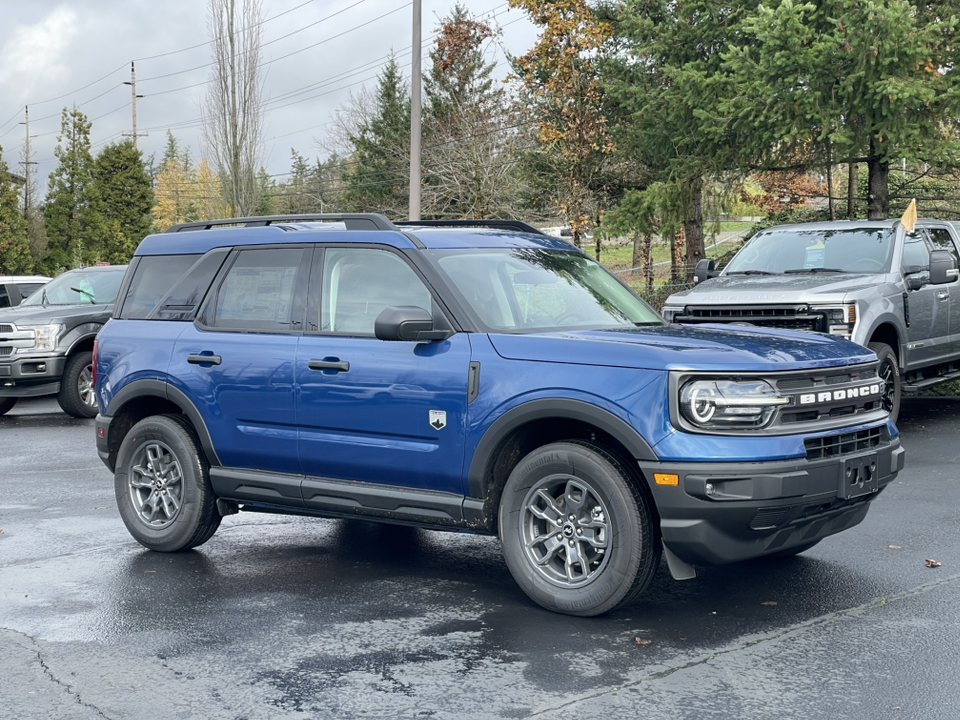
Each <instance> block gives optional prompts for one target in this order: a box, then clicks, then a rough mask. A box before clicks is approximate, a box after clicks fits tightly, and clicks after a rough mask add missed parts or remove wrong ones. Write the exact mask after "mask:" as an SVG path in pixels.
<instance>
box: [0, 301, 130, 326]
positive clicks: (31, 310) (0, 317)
mask: <svg viewBox="0 0 960 720" xmlns="http://www.w3.org/2000/svg"><path fill="white" fill-rule="evenodd" d="M112 311H113V303H110V304H109V305H104V304H102V303H101V304H97V305H90V304H87V305H28V306H27V307H24V306H23V305H17V306H15V307H10V308H3V309H2V310H0V322H8V323H13V324H14V325H43V324H45V323H60V322H63V321H64V319H65V318H77V317H83V316H85V315H90V316H91V317H96V316H98V315H103V314H104V313H110V312H112Z"/></svg>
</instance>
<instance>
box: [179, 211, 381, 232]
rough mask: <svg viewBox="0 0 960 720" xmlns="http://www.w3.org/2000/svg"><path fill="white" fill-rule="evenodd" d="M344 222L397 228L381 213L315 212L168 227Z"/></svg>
mask: <svg viewBox="0 0 960 720" xmlns="http://www.w3.org/2000/svg"><path fill="white" fill-rule="evenodd" d="M316 221H321V222H342V223H344V225H346V226H347V230H394V231H395V230H396V229H397V226H396V225H394V224H393V223H392V222H390V221H389V220H387V218H386V217H385V216H383V215H380V214H379V213H336V214H331V213H314V214H302V215H263V216H261V217H242V218H223V219H221V220H201V221H199V222H190V223H181V224H179V225H173V226H171V227H170V228H168V229H167V232H168V233H174V232H184V231H187V230H210V229H212V228H217V227H228V226H231V225H243V226H244V227H265V226H267V225H280V224H283V223H291V222H316Z"/></svg>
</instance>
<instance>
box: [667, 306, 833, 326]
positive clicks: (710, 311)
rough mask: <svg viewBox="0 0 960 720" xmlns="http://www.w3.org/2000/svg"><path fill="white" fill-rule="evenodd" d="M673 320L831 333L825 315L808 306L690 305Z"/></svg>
mask: <svg viewBox="0 0 960 720" xmlns="http://www.w3.org/2000/svg"><path fill="white" fill-rule="evenodd" d="M673 320H674V322H678V323H750V324H751V325H758V326H760V327H774V328H780V329H782V330H815V331H817V332H826V330H827V319H826V317H825V316H824V315H823V313H817V312H810V308H809V307H808V306H806V305H768V306H765V307H749V306H748V307H744V306H737V305H699V306H698V305H687V306H686V307H685V308H684V311H683V314H682V315H678V316H676V317H675V318H674V319H673Z"/></svg>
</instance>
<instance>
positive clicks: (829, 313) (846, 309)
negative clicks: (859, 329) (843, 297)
mask: <svg viewBox="0 0 960 720" xmlns="http://www.w3.org/2000/svg"><path fill="white" fill-rule="evenodd" d="M822 312H823V313H824V315H826V318H827V332H829V333H830V334H831V335H839V336H840V337H844V338H846V339H847V340H849V339H850V338H851V337H853V330H854V327H855V326H856V324H857V306H856V305H852V304H851V305H841V306H840V307H829V308H822Z"/></svg>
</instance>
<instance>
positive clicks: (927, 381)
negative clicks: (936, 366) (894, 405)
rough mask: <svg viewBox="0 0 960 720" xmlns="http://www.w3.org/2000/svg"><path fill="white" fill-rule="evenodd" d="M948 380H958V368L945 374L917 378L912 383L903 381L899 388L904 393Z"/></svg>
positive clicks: (913, 391) (959, 371) (959, 374)
mask: <svg viewBox="0 0 960 720" xmlns="http://www.w3.org/2000/svg"><path fill="white" fill-rule="evenodd" d="M950 380H960V370H954V371H953V372H951V373H947V374H946V375H937V376H936V377H932V378H924V379H923V380H918V381H917V382H913V383H904V384H903V385H901V386H900V387H901V389H902V390H903V392H905V393H915V392H918V391H920V390H923V389H924V388H928V387H932V386H933V385H939V384H940V383H944V382H949V381H950Z"/></svg>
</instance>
